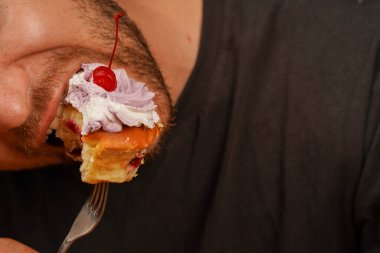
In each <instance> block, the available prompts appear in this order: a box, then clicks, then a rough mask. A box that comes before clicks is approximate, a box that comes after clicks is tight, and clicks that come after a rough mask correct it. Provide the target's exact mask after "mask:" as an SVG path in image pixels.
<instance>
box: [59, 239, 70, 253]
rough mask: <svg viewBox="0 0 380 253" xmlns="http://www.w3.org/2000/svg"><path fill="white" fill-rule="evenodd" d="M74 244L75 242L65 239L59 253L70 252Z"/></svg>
mask: <svg viewBox="0 0 380 253" xmlns="http://www.w3.org/2000/svg"><path fill="white" fill-rule="evenodd" d="M73 242H74V241H68V240H67V238H65V240H64V241H63V243H62V245H61V247H59V250H58V252H57V253H66V252H67V251H68V250H69V248H70V246H71V244H73Z"/></svg>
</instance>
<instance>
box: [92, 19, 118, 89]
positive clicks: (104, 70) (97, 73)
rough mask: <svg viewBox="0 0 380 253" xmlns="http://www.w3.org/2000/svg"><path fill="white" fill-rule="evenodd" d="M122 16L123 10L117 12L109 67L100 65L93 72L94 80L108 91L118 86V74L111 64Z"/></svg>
mask: <svg viewBox="0 0 380 253" xmlns="http://www.w3.org/2000/svg"><path fill="white" fill-rule="evenodd" d="M122 16H124V13H123V12H120V13H117V14H116V15H115V16H114V19H115V23H116V35H115V44H114V47H113V51H112V55H111V60H110V63H109V64H108V67H106V66H99V67H97V68H96V69H94V71H93V72H92V78H93V82H94V83H95V84H97V85H99V86H100V87H102V88H103V89H105V90H106V91H108V92H111V91H114V90H116V87H117V82H116V76H115V73H114V72H113V71H112V69H111V64H112V60H113V56H114V55H115V51H116V45H117V37H118V32H119V18H121V17H122Z"/></svg>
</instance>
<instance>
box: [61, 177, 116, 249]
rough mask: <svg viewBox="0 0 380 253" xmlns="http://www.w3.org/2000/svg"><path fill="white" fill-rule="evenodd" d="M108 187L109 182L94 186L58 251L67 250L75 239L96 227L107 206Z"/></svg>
mask: <svg viewBox="0 0 380 253" xmlns="http://www.w3.org/2000/svg"><path fill="white" fill-rule="evenodd" d="M108 188H109V185H108V183H99V184H96V185H95V186H94V189H93V190H92V193H91V194H90V196H89V197H88V198H87V200H86V202H85V203H84V205H83V207H82V209H81V210H80V212H79V214H78V216H77V217H76V219H75V221H74V223H73V225H72V226H71V229H70V232H69V233H68V234H67V236H66V238H65V240H64V241H63V243H62V245H61V247H60V248H59V250H58V253H65V252H67V250H68V249H69V248H70V246H71V244H73V242H74V241H75V240H77V239H78V238H81V237H83V236H85V235H87V234H89V233H90V232H91V231H92V230H93V229H94V228H95V227H96V225H97V224H98V223H99V221H100V219H101V218H102V216H103V213H104V209H105V207H106V202H107V197H108Z"/></svg>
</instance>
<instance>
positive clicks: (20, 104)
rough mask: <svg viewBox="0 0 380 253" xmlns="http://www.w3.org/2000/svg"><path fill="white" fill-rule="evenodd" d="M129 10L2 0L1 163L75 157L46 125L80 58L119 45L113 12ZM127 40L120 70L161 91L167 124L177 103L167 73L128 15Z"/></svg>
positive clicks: (118, 60)
mask: <svg viewBox="0 0 380 253" xmlns="http://www.w3.org/2000/svg"><path fill="white" fill-rule="evenodd" d="M89 3H91V4H89ZM56 10H59V12H57V11H56ZM83 10H85V13H86V16H83ZM121 10H122V9H120V8H119V7H118V6H117V5H114V6H112V5H110V4H109V2H107V3H105V6H101V5H96V4H95V3H92V2H91V1H83V2H81V1H70V0H67V1H58V2H55V1H46V0H32V1H30V0H25V1H23V0H17V1H14V0H12V1H11V0H2V1H1V12H2V15H0V17H1V19H0V56H1V57H0V74H1V75H2V82H1V90H0V95H1V97H2V99H1V100H0V111H1V114H0V154H1V156H0V168H1V169H24V168H33V167H39V166H45V165H49V164H54V163H61V162H64V161H65V160H66V159H67V158H66V156H65V155H64V151H63V149H62V148H60V147H59V148H56V147H52V146H51V145H47V144H45V139H46V130H47V128H48V127H49V125H50V123H51V121H52V120H53V119H54V116H55V114H56V109H57V106H58V103H59V100H60V99H61V97H62V94H63V92H64V90H65V88H66V86H67V83H68V80H69V79H70V77H71V76H72V75H73V74H74V73H75V72H76V71H78V70H79V68H80V64H81V63H83V62H101V63H108V61H109V58H110V55H111V52H112V48H113V43H114V29H115V24H114V20H113V15H114V14H115V13H116V12H117V11H121ZM104 13H106V14H107V13H108V14H109V16H106V14H104ZM119 38H120V41H119V44H118V49H117V51H116V55H115V59H114V62H113V68H118V67H124V68H126V69H127V71H128V74H129V75H130V76H131V77H132V78H134V79H137V80H140V81H143V82H145V83H146V84H147V86H148V87H149V89H151V90H152V91H154V92H155V93H156V96H155V102H156V104H157V105H158V113H159V115H160V117H161V120H162V121H163V122H164V124H165V125H166V124H167V123H168V121H169V119H170V111H171V101H170V98H169V95H168V91H167V89H166V87H165V84H164V80H163V77H162V76H161V73H160V72H159V71H158V68H157V65H156V62H155V60H154V59H153V58H152V56H151V54H150V52H149V50H148V49H147V47H146V44H145V40H144V39H143V38H142V36H141V34H140V32H139V31H138V30H137V29H136V28H135V27H134V25H133V23H131V22H130V21H129V19H128V18H127V17H123V18H122V19H121V20H120V30H119ZM15 45H17V47H16V46H15Z"/></svg>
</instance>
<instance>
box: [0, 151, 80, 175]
mask: <svg viewBox="0 0 380 253" xmlns="http://www.w3.org/2000/svg"><path fill="white" fill-rule="evenodd" d="M36 151H37V152H36V153H35V154H25V153H23V152H20V151H18V150H14V149H5V150H4V149H2V148H1V147H0V152H1V153H2V156H1V157H0V170H24V169H35V168H40V167H46V166H49V165H57V164H62V163H72V162H73V161H72V160H71V159H70V158H69V157H67V156H66V155H65V150H64V148H63V147H54V146H50V145H44V146H43V147H41V148H39V149H38V150H36Z"/></svg>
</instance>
